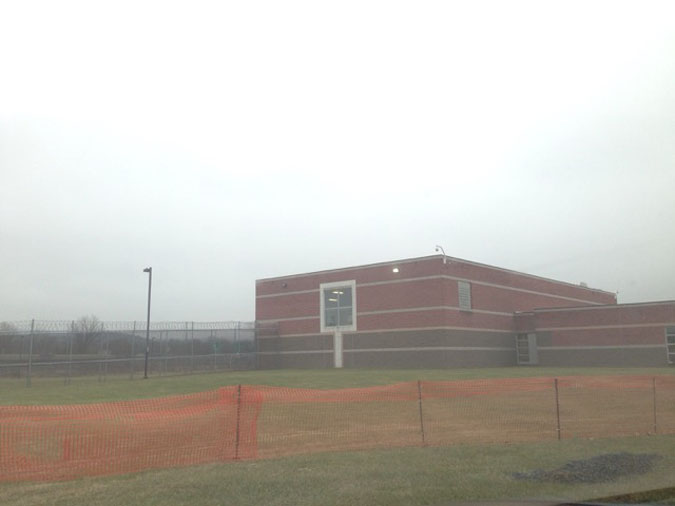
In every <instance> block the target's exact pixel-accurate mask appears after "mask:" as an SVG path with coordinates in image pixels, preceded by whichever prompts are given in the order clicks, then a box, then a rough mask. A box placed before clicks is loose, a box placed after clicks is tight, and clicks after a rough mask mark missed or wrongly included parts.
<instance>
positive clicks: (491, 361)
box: [258, 330, 516, 369]
mask: <svg viewBox="0 0 675 506" xmlns="http://www.w3.org/2000/svg"><path fill="white" fill-rule="evenodd" d="M343 349H344V355H343V365H344V367H348V368H349V367H354V368H358V367H364V368H365V367H373V368H375V367H377V368H450V367H503V366H514V365H516V352H515V337H514V335H513V334H508V333H499V332H492V333H491V332H479V331H454V330H429V331H414V332H413V331H411V332H377V333H363V334H359V333H353V334H351V333H349V334H348V333H345V334H343ZM258 352H259V353H258V367H259V368H260V369H276V368H331V367H333V336H332V335H314V336H302V337H279V338H274V339H269V338H266V339H259V340H258Z"/></svg>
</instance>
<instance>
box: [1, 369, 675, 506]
mask: <svg viewBox="0 0 675 506" xmlns="http://www.w3.org/2000/svg"><path fill="white" fill-rule="evenodd" d="M589 374H591V375H610V374H619V375H621V374H631V375H635V374H649V375H657V374H659V375H660V374H672V370H671V369H646V370H639V369H625V370H621V369H586V368H584V369H544V368H511V369H470V370H468V369H465V370H432V371H421V370H387V371H375V370H372V371H370V370H339V371H335V370H325V371H324V370H322V371H297V370H296V371H292V370H283V371H249V372H237V373H223V374H209V375H200V376H180V377H161V378H154V379H150V380H147V381H143V380H135V381H129V380H128V379H123V378H119V379H111V378H108V381H107V382H105V383H98V382H97V381H96V379H95V378H94V379H92V378H86V379H85V378H81V379H76V380H74V381H73V384H71V385H69V386H64V385H63V383H62V380H61V381H59V380H37V381H35V382H34V383H33V387H32V388H25V386H23V384H21V383H19V382H17V381H5V380H3V381H0V402H1V403H2V404H63V403H76V402H82V403H84V402H98V401H109V400H121V399H132V398H148V397H157V396H162V395H169V394H176V393H188V392H198V391H204V390H210V389H213V388H216V387H218V386H223V385H231V384H239V383H242V384H267V385H275V386H287V387H304V388H307V387H309V388H322V389H332V388H345V387H365V386H371V385H385V384H392V383H399V382H406V381H414V380H417V379H421V380H426V381H439V380H441V381H442V380H451V379H472V378H486V377H491V378H498V377H512V376H549V377H550V376H568V375H589ZM7 387H10V388H7ZM547 395H548V394H547ZM626 399H627V400H628V403H630V404H631V405H632V406H630V408H631V409H630V410H629V411H630V412H631V413H633V412H634V413H635V416H637V417H641V418H640V419H641V420H642V418H644V420H649V419H650V418H649V416H648V415H649V412H648V409H649V403H648V402H647V400H646V399H645V396H644V395H642V394H640V395H638V396H630V397H626V398H624V401H623V404H626ZM530 401H531V398H528V400H527V402H530ZM548 401H550V399H548V398H547V400H546V403H548V404H545V405H546V408H544V409H545V413H544V416H545V417H546V418H545V420H546V422H545V423H546V426H545V427H544V428H543V429H542V427H541V426H537V425H536V424H535V426H528V425H527V423H528V420H527V417H526V416H524V415H525V413H524V412H523V409H522V405H523V404H522V403H521V402H519V401H518V399H516V398H512V399H510V400H508V403H507V404H508V405H509V406H511V407H510V408H508V409H507V411H509V412H510V414H509V415H508V416H509V419H513V420H518V416H519V412H523V413H524V414H523V418H522V420H521V421H520V422H517V423H518V424H519V425H522V427H521V430H520V432H519V433H522V434H523V437H520V438H513V437H512V438H510V440H511V442H510V443H508V444H492V445H487V444H475V443H476V441H482V439H481V438H480V437H477V434H479V433H480V432H481V431H483V434H485V433H488V434H489V432H490V431H491V430H492V429H494V428H497V427H500V424H501V425H503V423H504V419H505V418H504V414H503V413H504V411H503V409H502V408H500V410H499V412H497V411H490V410H488V411H487V412H486V410H485V409H484V408H481V404H480V402H478V403H477V402H476V401H474V400H472V399H464V400H462V401H461V403H460V404H453V405H452V406H448V405H441V404H439V405H436V406H435V405H434V403H433V402H428V403H426V404H425V409H426V410H428V413H426V414H427V416H428V417H429V419H430V420H437V422H436V424H435V425H434V423H433V422H430V423H429V426H428V427H427V430H428V431H429V432H428V434H429V437H430V438H432V437H434V431H437V433H436V437H438V438H441V439H442V438H447V437H448V435H449V434H451V435H452V436H453V437H456V438H457V442H458V443H461V444H457V445H455V446H449V447H426V448H396V449H374V450H368V451H356V452H344V451H342V452H323V453H315V454H311V455H302V456H298V455H295V456H287V457H282V458H268V459H263V460H257V461H247V462H233V463H224V464H210V465H203V466H193V467H187V468H177V469H169V470H161V471H146V472H142V473H137V474H132V475H123V476H115V477H101V478H86V479H80V480H75V481H69V482H59V483H15V484H1V485H0V504H17V505H35V504H68V505H69V506H77V505H80V504H82V505H84V504H103V505H106V504H124V503H126V504H166V505H170V506H171V505H182V504H186V505H187V504H190V505H193V504H299V505H305V504H438V503H442V502H447V501H463V500H483V499H486V500H494V499H516V498H547V499H561V498H564V499H568V500H569V499H592V498H596V497H603V496H608V495H616V494H623V493H629V492H634V491H639V490H646V489H651V488H662V487H666V486H673V485H675V479H674V478H672V476H673V471H674V470H675V437H673V436H663V435H659V436H654V435H652V436H644V435H641V436H632V437H623V438H608V439H598V438H597V434H598V427H594V434H595V436H596V439H577V438H576V437H575V436H588V435H589V434H583V433H582V432H581V431H578V433H576V432H575V433H570V434H568V437H571V439H566V440H563V441H561V442H558V441H555V440H554V438H552V439H551V441H544V442H529V441H528V435H529V434H531V433H532V431H533V429H536V430H545V431H547V432H546V433H547V434H550V435H551V436H555V430H554V426H552V425H551V424H552V423H553V419H552V418H551V416H550V415H551V407H552V405H551V404H550V403H549V402H548ZM570 401H571V399H567V402H568V405H570V404H569V402H570ZM439 402H441V403H442V402H446V403H447V402H448V401H439ZM579 402H581V403H582V404H583V406H587V405H589V403H591V405H595V404H598V403H599V402H600V403H602V402H607V404H600V405H598V406H594V409H595V408H597V409H596V411H597V412H598V413H606V412H618V410H620V409H621V405H617V404H616V403H612V402H611V399H609V398H608V399H604V400H603V399H600V401H598V399H585V400H584V399H581V400H580V401H579ZM668 404H672V405H673V406H675V399H674V400H673V402H672V403H671V402H670V401H668ZM448 407H450V408H451V412H456V413H459V414H460V415H461V416H454V417H452V419H451V420H449V421H448V422H446V421H444V417H443V416H442V414H443V413H447V410H448ZM624 407H625V406H624ZM334 408H335V406H333V407H329V408H328V410H327V411H326V410H325V407H324V408H322V409H324V411H322V413H321V419H323V420H326V419H330V420H331V422H332V423H334V424H336V427H343V428H347V427H353V426H354V425H357V426H361V427H366V426H369V425H370V424H372V423H374V421H376V420H378V419H381V418H382V417H383V413H378V412H377V411H376V410H371V411H370V412H369V413H368V414H367V415H364V414H363V413H357V412H350V411H349V410H344V409H342V410H340V409H334ZM284 409H287V410H288V413H287V416H285V417H279V416H276V417H273V416H271V415H270V413H272V411H268V412H263V413H261V418H260V424H261V427H262V428H263V429H265V424H267V425H268V427H267V428H266V430H263V429H261V432H262V433H266V434H268V438H267V439H265V438H262V440H261V442H260V451H261V453H263V456H264V454H265V451H266V445H267V447H268V448H272V446H271V445H273V443H274V441H273V440H274V434H275V431H276V432H278V433H283V432H284V427H282V426H279V425H280V422H279V421H280V420H281V421H282V422H283V421H284V420H286V423H289V424H296V423H297V421H298V417H300V418H307V417H306V416H304V413H306V411H303V409H306V408H303V407H302V406H299V405H291V406H286V407H285V408H284ZM588 409H590V408H588ZM434 410H436V411H437V412H438V416H434ZM646 410H647V411H646ZM596 411H593V413H591V412H590V411H589V415H593V416H596V415H595V413H596ZM414 413H415V411H414V410H413V411H411V412H410V413H408V412H407V411H406V412H405V413H401V414H400V416H399V419H398V421H397V422H396V423H393V424H392V423H390V424H389V425H387V424H386V423H385V426H386V427H387V430H392V431H396V430H407V429H405V427H407V426H408V425H415V424H416V423H417V420H416V419H415V417H414ZM566 414H569V413H565V412H563V413H561V415H562V417H563V420H565V418H564V417H565V415H566ZM388 416H391V415H390V414H389V415H388ZM593 416H590V418H589V419H590V420H592V419H593ZM667 416H668V417H669V418H673V417H675V412H674V413H673V414H672V415H670V414H668V415H667ZM266 417H267V418H266ZM408 418H410V420H408ZM445 418H448V417H447V416H445ZM596 418H597V416H596ZM382 422H384V421H382ZM441 422H442V423H441ZM569 422H571V420H567V422H566V423H569ZM311 423H315V422H312V421H311V419H310V420H309V421H308V425H306V426H305V428H306V429H307V430H304V431H303V432H302V433H301V434H300V435H299V439H297V440H295V441H294V442H293V445H294V446H295V448H296V450H297V448H298V447H299V448H304V447H305V446H307V447H308V448H309V449H310V451H311V444H312V431H313V430H314V431H319V432H320V431H321V427H320V426H317V427H314V428H313V427H312V426H311ZM537 423H539V422H537ZM595 423H604V424H605V425H606V419H604V420H600V419H597V420H595ZM671 423H673V422H672V420H671ZM319 425H321V424H319ZM648 425H649V424H648V423H646V424H645V427H648ZM401 427H403V428H404V429H401ZM480 427H483V428H482V429H481V428H480ZM486 427H487V429H486ZM600 429H602V427H600ZM486 430H487V432H485V431H486ZM438 431H440V432H438ZM443 431H445V432H443ZM448 431H449V432H448ZM610 432H611V431H610ZM344 433H346V431H340V430H335V431H334V433H333V434H330V435H326V434H324V435H323V436H324V437H326V436H330V437H331V438H332V441H334V442H335V443H336V446H335V447H336V448H339V447H340V437H341V434H344ZM364 434H365V437H366V438H371V439H376V434H374V433H369V432H367V431H366V432H364ZM390 435H391V434H390ZM600 435H602V432H601V431H600ZM314 436H316V434H314ZM481 437H483V436H481ZM303 438H305V439H304V440H303ZM374 442H375V443H377V441H376V440H375V441H374ZM375 446H377V445H375ZM274 448H277V449H278V448H279V447H278V446H276V447H274ZM275 451H277V452H278V450H275ZM619 451H629V452H637V453H652V454H658V455H661V456H662V460H661V461H659V462H658V464H657V465H656V467H655V469H654V470H653V471H652V472H650V473H649V474H646V475H643V476H637V477H630V478H627V479H623V480H619V481H615V482H612V483H605V484H596V485H561V484H555V483H530V482H523V481H518V480H515V479H514V478H513V476H512V475H513V473H515V472H521V471H528V470H532V469H536V468H552V467H557V466H559V465H561V464H564V463H565V462H567V461H569V460H572V459H579V458H585V457H591V456H594V455H598V454H601V453H608V452H619ZM281 453H282V454H283V451H282V452H281ZM296 453H297V451H296ZM274 455H275V453H274V451H269V452H268V454H267V456H268V457H269V456H274Z"/></svg>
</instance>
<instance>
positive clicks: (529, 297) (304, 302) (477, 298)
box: [256, 256, 615, 335]
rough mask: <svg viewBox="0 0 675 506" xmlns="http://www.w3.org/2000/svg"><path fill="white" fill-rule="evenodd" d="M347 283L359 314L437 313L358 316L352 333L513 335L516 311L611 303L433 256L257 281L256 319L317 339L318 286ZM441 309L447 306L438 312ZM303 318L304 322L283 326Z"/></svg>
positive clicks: (599, 295)
mask: <svg viewBox="0 0 675 506" xmlns="http://www.w3.org/2000/svg"><path fill="white" fill-rule="evenodd" d="M393 267H398V268H399V272H398V273H394V272H392V269H393ZM410 278H422V279H410ZM455 278H460V279H464V280H468V281H469V282H471V292H472V293H471V295H472V309H473V311H471V312H463V311H462V312H460V311H458V310H457V309H454V308H456V307H457V306H458V304H459V302H458V294H457V279H455ZM352 279H353V280H356V285H357V287H356V299H357V311H358V313H368V312H375V311H392V310H394V311H395V310H397V309H411V308H424V307H428V308H438V309H433V310H426V311H405V312H387V313H383V314H358V316H357V329H358V331H365V330H391V329H400V328H427V327H429V328H430V327H439V326H450V327H462V328H480V329H502V330H514V329H515V327H514V321H513V318H512V316H511V313H512V312H514V311H524V310H530V309H533V308H535V307H562V306H570V305H575V306H579V305H583V304H584V303H588V304H591V303H604V304H607V303H614V301H615V299H614V295H613V294H611V293H607V292H602V291H598V290H591V289H587V288H583V287H580V286H576V285H570V284H565V283H561V282H556V281H551V280H546V279H541V278H536V277H532V276H528V275H525V274H520V273H514V272H511V271H505V270H502V269H498V268H494V267H489V266H482V265H476V264H472V263H470V262H465V261H459V260H452V259H450V260H449V261H448V263H447V264H444V263H443V261H442V257H441V256H434V257H425V258H420V259H412V260H402V261H399V262H389V263H386V264H377V265H372V266H364V267H355V268H347V269H339V270H336V271H324V272H318V273H309V274H303V275H297V276H286V277H281V278H274V279H265V280H259V281H257V282H256V319H257V320H263V321H270V320H281V321H280V334H281V335H290V334H305V333H318V332H319V330H320V329H319V297H320V294H319V285H320V284H321V283H329V282H335V281H348V280H352ZM406 279H410V280H409V281H405V280H406ZM401 281H402V282H401ZM494 285H504V286H494ZM514 288H515V289H514ZM297 292H303V293H297ZM532 292H538V293H532ZM270 295H273V296H270ZM570 299H575V300H570ZM444 306H447V307H446V308H445V309H441V307H444ZM483 311H486V312H488V313H489V312H497V313H505V314H503V315H499V314H485V313H483ZM303 317H308V318H307V319H301V320H300V319H297V320H290V321H289V320H286V319H289V318H303ZM284 320H286V321H284Z"/></svg>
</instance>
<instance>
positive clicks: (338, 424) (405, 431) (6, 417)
mask: <svg viewBox="0 0 675 506" xmlns="http://www.w3.org/2000/svg"><path fill="white" fill-rule="evenodd" d="M648 433H675V377H671V376H659V377H651V376H649V377H647V376H611V377H609V376H605V377H565V378H560V379H557V380H556V379H553V378H509V379H490V380H467V381H443V382H441V381H421V382H411V383H400V384H396V385H388V386H376V387H369V388H351V389H341V390H312V389H294V388H281V387H269V386H249V385H242V386H228V387H223V388H219V389H217V390H214V391H210V392H203V393H198V394H190V395H179V396H172V397H165V398H159V399H147V400H135V401H126V402H111V403H99V404H81V405H68V406H0V481H18V480H58V479H70V478H76V477H82V476H92V475H101V474H115V473H129V472H134V471H140V470H144V469H156V468H166V467H177V466H187V465H195V464H205V463H210V462H223V461H232V460H238V459H255V458H265V457H276V456H282V455H292V454H300V453H310V452H319V451H330V450H353V449H367V448H387V447H395V446H416V445H451V444H462V443H506V442H519V441H541V440H555V439H558V438H562V439H564V438H571V437H610V436H624V435H641V434H648Z"/></svg>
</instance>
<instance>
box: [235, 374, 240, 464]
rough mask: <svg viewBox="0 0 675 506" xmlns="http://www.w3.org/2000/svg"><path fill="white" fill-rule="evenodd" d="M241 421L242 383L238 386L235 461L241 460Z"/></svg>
mask: <svg viewBox="0 0 675 506" xmlns="http://www.w3.org/2000/svg"><path fill="white" fill-rule="evenodd" d="M240 420H241V383H240V384H239V385H237V427H236V432H235V441H234V459H235V460H238V459H239V423H240Z"/></svg>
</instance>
